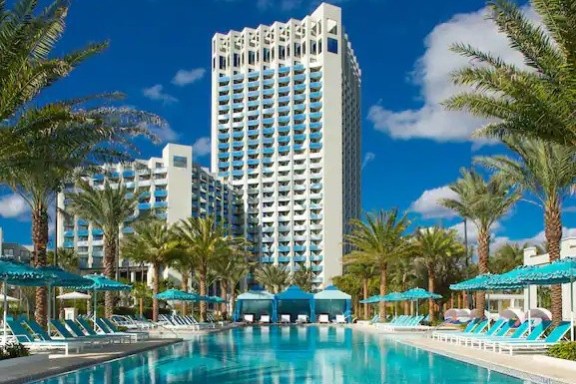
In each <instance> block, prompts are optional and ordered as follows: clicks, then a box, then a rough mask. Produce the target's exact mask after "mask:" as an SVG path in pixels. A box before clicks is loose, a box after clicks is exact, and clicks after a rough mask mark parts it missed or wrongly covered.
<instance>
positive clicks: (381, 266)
mask: <svg viewBox="0 0 576 384" xmlns="http://www.w3.org/2000/svg"><path fill="white" fill-rule="evenodd" d="M409 223H410V222H409V221H408V219H407V218H406V216H405V215H404V216H400V215H399V214H398V210H396V209H393V210H391V211H388V212H386V211H380V212H379V213H378V214H368V215H366V222H363V221H360V220H353V221H352V222H351V224H352V232H351V233H350V234H349V235H347V236H346V240H347V242H348V243H349V244H350V245H351V246H352V247H353V251H352V252H351V253H350V254H348V255H346V256H345V263H347V264H350V263H359V262H360V263H366V264H373V265H375V266H376V268H377V269H378V272H379V274H380V295H382V296H384V295H385V294H386V289H387V286H388V265H389V263H391V262H392V261H394V260H395V259H398V258H402V257H404V256H405V255H407V254H408V253H409V252H410V244H409V243H408V241H406V239H405V238H404V236H403V235H404V232H405V231H406V229H407V227H408V225H409ZM380 318H381V319H385V318H386V305H385V303H384V302H381V303H380Z"/></svg>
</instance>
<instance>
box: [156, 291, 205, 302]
mask: <svg viewBox="0 0 576 384" xmlns="http://www.w3.org/2000/svg"><path fill="white" fill-rule="evenodd" d="M199 297H200V296H198V295H197V294H195V293H190V292H184V291H180V290H178V289H169V290H167V291H164V292H160V293H159V294H157V295H156V298H157V299H160V300H164V301H197V300H198V299H199Z"/></svg>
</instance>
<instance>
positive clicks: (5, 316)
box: [2, 280, 8, 345]
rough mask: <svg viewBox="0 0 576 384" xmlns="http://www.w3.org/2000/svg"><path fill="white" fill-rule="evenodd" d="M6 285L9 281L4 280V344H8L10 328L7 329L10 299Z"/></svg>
mask: <svg viewBox="0 0 576 384" xmlns="http://www.w3.org/2000/svg"><path fill="white" fill-rule="evenodd" d="M6 285H8V281H7V280H4V284H3V287H2V292H3V294H4V322H3V323H2V327H3V332H4V333H3V336H2V345H6V334H7V332H8V330H7V329H6V319H7V317H8V316H7V313H8V300H7V298H6V296H7V294H6V289H7V288H6Z"/></svg>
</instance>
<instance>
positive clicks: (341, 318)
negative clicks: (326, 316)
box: [334, 315, 347, 324]
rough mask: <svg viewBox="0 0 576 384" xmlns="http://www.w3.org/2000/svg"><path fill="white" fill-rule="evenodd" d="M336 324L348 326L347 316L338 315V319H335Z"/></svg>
mask: <svg viewBox="0 0 576 384" xmlns="http://www.w3.org/2000/svg"><path fill="white" fill-rule="evenodd" d="M334 323H336V324H346V323H347V321H346V316H345V315H336V319H334Z"/></svg>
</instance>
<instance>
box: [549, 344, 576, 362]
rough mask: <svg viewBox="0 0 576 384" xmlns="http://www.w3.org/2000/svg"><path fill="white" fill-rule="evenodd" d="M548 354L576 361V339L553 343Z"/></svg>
mask: <svg viewBox="0 0 576 384" xmlns="http://www.w3.org/2000/svg"><path fill="white" fill-rule="evenodd" d="M548 356H552V357H557V358H559V359H565V360H572V361H576V341H570V342H565V343H559V344H556V345H553V346H552V347H550V349H549V350H548Z"/></svg>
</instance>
